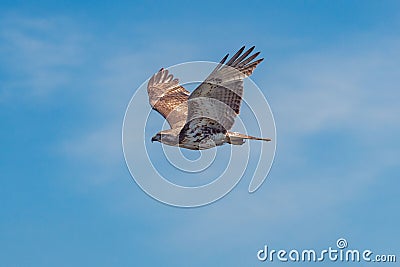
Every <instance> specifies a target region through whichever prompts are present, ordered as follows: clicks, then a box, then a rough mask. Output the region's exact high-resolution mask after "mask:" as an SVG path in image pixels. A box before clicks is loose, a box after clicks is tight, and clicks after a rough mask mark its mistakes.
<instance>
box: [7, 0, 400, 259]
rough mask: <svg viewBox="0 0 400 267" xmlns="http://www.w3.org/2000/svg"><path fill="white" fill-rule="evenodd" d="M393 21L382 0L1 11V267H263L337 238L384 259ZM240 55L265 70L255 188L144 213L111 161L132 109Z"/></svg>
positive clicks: (388, 233)
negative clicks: (196, 70) (176, 79)
mask: <svg viewBox="0 0 400 267" xmlns="http://www.w3.org/2000/svg"><path fill="white" fill-rule="evenodd" d="M399 18H400V7H399V3H398V2H396V1H269V2H265V1H255V2H252V3H244V2H228V1H227V2H222V1H221V2H218V3H214V2H211V1H210V2H207V1H201V2H199V3H190V4H189V3H186V4H183V3H178V2H169V3H164V4H157V3H147V2H120V3H111V2H106V1H85V2H78V1H77V2H62V1H58V2H50V1H49V2H47V1H38V2H35V3H31V4H29V3H25V2H23V1H21V2H18V1H2V2H1V4H0V118H1V122H2V130H1V131H0V138H1V148H2V149H1V153H0V176H1V178H0V207H1V209H0V215H1V216H0V261H1V264H0V265H1V266H262V265H267V264H268V265H275V264H276V265H279V264H278V263H277V262H273V263H270V262H267V263H260V262H258V261H257V258H256V252H257V251H258V250H259V249H261V248H262V247H263V246H264V245H265V244H267V245H269V246H271V247H273V248H276V249H280V248H284V249H291V248H298V249H306V248H314V249H324V248H326V247H328V246H334V244H335V242H336V240H337V239H338V238H339V237H345V238H346V239H347V240H348V242H349V246H350V247H352V248H359V249H371V250H373V251H375V252H376V253H382V254H384V253H392V254H393V253H397V257H400V255H399V254H398V252H399V251H400V247H399V242H398V239H399V237H400V230H399V228H398V225H399V223H400V217H399V215H398V212H396V210H398V203H399V200H400V199H399V188H400V187H399V186H400V181H399V179H398V178H399V177H398V175H399V170H400V164H399V160H398V154H399V151H400V142H399V141H398V136H399V133H400V125H399V122H398V114H400V105H399V99H400V93H399V84H400V81H399V80H400V78H399V77H400V75H399V72H400V64H399V62H400V54H399V53H400V49H399V47H400V35H399V31H398V29H399V28H400V19H399ZM242 45H249V46H250V45H256V46H257V49H258V50H260V51H262V56H263V57H265V61H264V62H263V63H262V64H261V65H260V66H259V67H258V68H257V70H256V71H255V73H254V75H253V76H252V78H253V80H254V81H255V82H256V83H257V84H258V86H259V87H260V88H261V89H262V91H263V92H264V94H265V95H266V98H267V99H268V101H269V104H270V106H271V108H272V111H273V113H274V117H275V121H276V127H277V136H278V144H277V151H276V158H275V162H274V165H273V168H272V169H271V172H270V174H269V176H268V178H267V180H266V182H265V183H264V184H263V186H262V187H261V188H260V189H259V190H258V191H257V192H256V193H255V194H251V195H250V194H248V193H247V186H248V182H249V179H250V178H249V177H244V179H243V180H242V182H240V183H239V185H238V186H237V187H236V188H235V189H234V190H233V191H232V192H231V193H230V194H228V195H227V196H226V197H224V198H223V199H221V200H220V201H217V202H216V203H214V204H212V205H209V206H206V207H201V208H196V209H182V208H174V207H170V206H167V205H164V204H161V203H159V202H157V201H155V200H153V199H152V198H150V197H149V196H147V195H146V194H145V193H144V192H142V191H141V190H140V188H139V187H138V186H137V185H136V184H135V183H134V182H133V180H132V179H131V177H130V174H129V171H128V170H127V168H126V165H125V162H124V158H123V153H122V148H121V127H122V120H123V116H124V112H125V109H126V106H127V104H128V102H129V100H130V98H131V96H132V95H133V93H134V91H135V90H136V88H138V87H139V86H140V85H141V84H142V83H143V82H144V81H145V80H146V79H147V78H148V77H149V76H150V75H151V74H153V73H154V72H155V71H157V70H158V69H159V68H160V67H163V66H164V67H167V66H171V65H174V64H178V63H182V62H187V61H193V60H211V61H218V60H219V59H220V58H221V57H222V56H223V55H225V54H226V53H227V52H230V53H232V52H234V51H235V50H236V49H238V48H239V47H241V46H242ZM153 117H156V116H153ZM158 122H160V123H161V122H162V120H161V119H159V120H158ZM281 265H284V264H281ZM324 265H325V266H337V265H342V263H328V262H327V263H324ZM368 265H374V264H368ZM385 265H391V264H385ZM382 266H384V265H382Z"/></svg>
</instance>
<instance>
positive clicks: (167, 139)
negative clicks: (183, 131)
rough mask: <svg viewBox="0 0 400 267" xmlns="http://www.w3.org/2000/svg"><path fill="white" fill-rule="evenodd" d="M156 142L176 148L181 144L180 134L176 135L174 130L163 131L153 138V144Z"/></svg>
mask: <svg viewBox="0 0 400 267" xmlns="http://www.w3.org/2000/svg"><path fill="white" fill-rule="evenodd" d="M154 141H157V142H160V143H163V144H166V145H170V146H176V145H178V143H179V133H176V132H175V131H173V130H172V129H170V130H165V131H161V132H159V133H157V134H156V135H155V136H153V137H152V138H151V142H154Z"/></svg>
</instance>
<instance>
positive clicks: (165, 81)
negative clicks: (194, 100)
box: [147, 69, 189, 128]
mask: <svg viewBox="0 0 400 267" xmlns="http://www.w3.org/2000/svg"><path fill="white" fill-rule="evenodd" d="M147 93H148V95H149V102H150V105H151V106H152V108H153V109H155V110H157V111H158V112H159V113H160V114H161V115H162V116H163V117H164V118H166V119H167V121H168V123H169V125H170V126H171V128H176V127H178V126H180V127H182V126H183V125H184V124H185V122H186V118H187V113H188V107H187V100H188V97H189V92H188V91H187V90H186V89H185V88H183V87H182V86H180V85H179V80H178V79H174V76H173V75H172V74H169V72H168V70H165V69H161V70H160V71H158V72H157V73H156V74H154V75H153V76H152V77H151V78H150V80H149V83H148V84H147Z"/></svg>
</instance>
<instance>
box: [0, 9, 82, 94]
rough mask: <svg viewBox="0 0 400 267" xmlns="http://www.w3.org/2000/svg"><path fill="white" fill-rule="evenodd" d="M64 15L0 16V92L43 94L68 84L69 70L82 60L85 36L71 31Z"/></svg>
mask: <svg viewBox="0 0 400 267" xmlns="http://www.w3.org/2000/svg"><path fill="white" fill-rule="evenodd" d="M76 28H77V25H74V23H73V22H72V21H71V20H69V19H67V18H60V17H54V18H51V17H50V18H30V17H29V18H27V17H20V16H11V15H5V16H3V17H2V18H1V19H0V55H1V58H2V61H1V63H0V67H2V69H3V70H4V72H5V73H6V74H7V76H6V78H5V79H3V80H2V82H1V84H0V86H1V94H2V95H3V97H4V96H15V95H18V96H21V95H27V96H44V95H47V94H48V93H51V92H53V91H55V90H60V89H63V88H65V86H66V85H69V84H70V79H71V74H72V73H74V71H73V68H76V67H77V66H79V64H81V63H82V62H83V61H84V58H85V57H84V52H85V49H84V48H83V46H84V43H85V41H86V38H87V36H83V35H82V34H81V32H80V31H75V29H76Z"/></svg>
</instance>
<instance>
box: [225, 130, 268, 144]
mask: <svg viewBox="0 0 400 267" xmlns="http://www.w3.org/2000/svg"><path fill="white" fill-rule="evenodd" d="M227 139H228V140H227V142H228V143H229V144H231V145H243V144H244V142H245V141H244V140H245V139H250V140H259V141H266V142H269V141H271V139H270V138H261V137H254V136H250V135H245V134H241V133H236V132H227Z"/></svg>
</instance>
